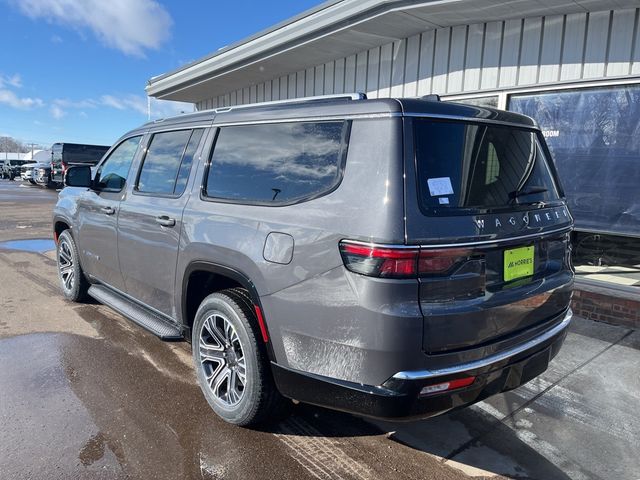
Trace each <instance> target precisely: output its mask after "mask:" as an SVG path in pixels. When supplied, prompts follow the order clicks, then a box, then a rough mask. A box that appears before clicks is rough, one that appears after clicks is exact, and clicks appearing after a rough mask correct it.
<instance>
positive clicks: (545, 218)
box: [473, 206, 572, 235]
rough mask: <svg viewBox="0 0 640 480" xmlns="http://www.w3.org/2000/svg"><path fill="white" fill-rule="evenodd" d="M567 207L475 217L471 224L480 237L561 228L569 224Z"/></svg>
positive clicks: (570, 219)
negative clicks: (553, 227) (552, 227)
mask: <svg viewBox="0 0 640 480" xmlns="http://www.w3.org/2000/svg"><path fill="white" fill-rule="evenodd" d="M571 221H572V218H571V214H570V213H569V210H568V209H567V207H565V206H562V207H553V208H541V209H536V210H530V211H526V212H517V213H516V212H512V213H506V214H496V215H476V216H474V217H473V222H474V223H475V225H476V227H477V228H478V233H479V234H480V235H483V234H484V235H486V234H491V233H517V232H523V231H526V230H528V229H537V228H544V227H549V226H554V225H557V226H561V225H563V224H567V223H571Z"/></svg>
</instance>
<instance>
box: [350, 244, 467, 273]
mask: <svg viewBox="0 0 640 480" xmlns="http://www.w3.org/2000/svg"><path fill="white" fill-rule="evenodd" d="M340 253H341V255H342V260H343V262H344V265H345V267H347V269H348V270H349V271H351V272H354V273H359V274H361V275H367V276H370V277H380V278H417V277H418V276H433V275H435V276H437V275H445V274H447V273H448V272H450V271H451V270H452V269H453V267H454V266H455V265H457V264H459V263H461V262H464V261H465V260H468V259H469V258H470V257H471V256H472V255H473V250H472V249H461V248H447V249H444V248H443V249H424V248H419V247H416V248H414V247H405V248H398V247H395V248H392V247H384V246H377V245H367V244H360V243H354V242H349V241H347V240H345V241H342V242H340Z"/></svg>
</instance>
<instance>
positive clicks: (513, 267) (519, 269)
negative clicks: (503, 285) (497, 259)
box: [503, 245, 535, 282]
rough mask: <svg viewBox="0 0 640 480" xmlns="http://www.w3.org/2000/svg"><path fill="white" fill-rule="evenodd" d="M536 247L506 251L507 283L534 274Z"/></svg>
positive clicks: (505, 279) (505, 274)
mask: <svg viewBox="0 0 640 480" xmlns="http://www.w3.org/2000/svg"><path fill="white" fill-rule="evenodd" d="M534 264H535V247H534V246H533V245H531V246H528V247H519V248H511V249H508V250H505V251H504V265H503V278H504V281H505V282H510V281H511V280H517V279H519V278H525V277H530V276H532V275H533V272H534Z"/></svg>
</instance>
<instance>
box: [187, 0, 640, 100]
mask: <svg viewBox="0 0 640 480" xmlns="http://www.w3.org/2000/svg"><path fill="white" fill-rule="evenodd" d="M639 17H640V9H627V10H612V11H602V12H591V13H573V14H568V15H549V16H545V17H531V18H524V19H522V18H521V19H518V18H516V19H513V20H505V21H494V22H488V23H479V24H474V25H459V26H454V27H447V28H438V29H435V30H427V31H425V32H423V33H421V34H418V35H414V36H412V37H409V38H403V39H398V40H395V41H393V42H389V43H386V44H383V45H380V46H379V47H375V48H371V49H368V50H365V51H362V52H360V53H358V54H355V55H350V56H348V57H344V58H338V59H335V60H333V61H329V62H327V63H324V64H322V65H317V66H310V67H308V68H307V69H305V70H300V71H298V72H283V73H287V74H286V75H283V76H280V77H276V78H273V79H271V80H269V81H267V82H263V83H260V84H258V85H238V87H240V88H239V89H238V90H236V91H233V92H228V93H227V94H225V95H220V96H217V97H214V98H207V99H203V100H201V101H200V102H198V103H197V108H198V109H200V110H202V109H205V108H216V107H221V106H227V105H237V104H243V103H245V104H246V103H250V102H256V101H258V102H261V101H269V100H284V99H288V98H296V97H304V96H311V95H322V94H332V93H347V92H354V91H361V92H365V93H367V95H368V96H369V97H371V98H379V97H389V96H393V97H400V96H417V95H427V94H430V93H438V94H440V95H463V94H481V93H482V92H484V91H495V90H497V89H510V88H518V87H526V86H532V85H543V86H544V85H545V84H553V83H555V82H559V81H581V80H597V79H607V78H612V77H616V78H617V77H625V76H631V75H636V76H637V75H639V74H640V28H639V27H640V25H639Z"/></svg>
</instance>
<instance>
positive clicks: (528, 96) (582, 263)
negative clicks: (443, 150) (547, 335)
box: [147, 0, 640, 323]
mask: <svg viewBox="0 0 640 480" xmlns="http://www.w3.org/2000/svg"><path fill="white" fill-rule="evenodd" d="M638 7H640V2H638V0H513V1H500V0H438V1H436V0H432V1H415V0H414V1H412V0H406V1H401V0H331V1H328V2H325V3H323V4H321V5H319V6H317V7H315V8H313V9H311V10H308V11H306V12H304V13H302V14H300V15H298V16H296V17H293V18H291V19H289V20H286V21H284V22H282V23H280V24H277V25H275V26H273V27H271V28H269V29H267V30H265V31H262V32H259V33H256V34H255V35H253V36H251V37H249V38H247V39H244V40H242V41H240V42H237V43H235V44H233V45H230V46H227V47H224V48H221V49H219V50H217V51H215V52H214V53H212V54H211V55H209V56H207V57H205V58H202V59H200V60H197V61H195V62H193V63H191V64H189V65H186V66H184V67H181V68H179V69H177V70H175V71H172V72H169V73H166V74H163V75H160V76H158V77H154V78H152V79H151V80H149V84H148V86H147V93H148V95H149V96H152V97H156V98H158V99H165V100H179V101H184V102H192V103H193V104H194V105H195V108H196V109H198V110H204V109H212V108H214V109H215V108H221V107H231V106H234V105H241V104H247V103H256V102H268V101H275V100H285V99H294V98H300V97H308V96H315V95H325V94H340V93H350V92H364V93H366V94H367V96H368V97H369V98H379V97H415V96H423V95H428V94H438V95H440V96H441V98H442V99H443V100H444V101H460V102H465V103H471V104H474V105H485V106H491V107H497V108H501V109H506V110H512V111H516V112H520V113H524V114H526V115H529V116H531V117H533V118H534V119H536V121H537V122H538V124H539V125H540V127H541V128H542V130H543V133H544V135H545V137H546V138H547V142H548V143H549V146H550V148H551V150H552V153H553V155H554V159H555V162H556V166H557V169H558V171H559V173H560V176H561V180H562V183H563V186H564V189H565V191H566V194H567V198H568V200H569V204H570V207H571V210H572V212H573V214H574V217H575V221H576V230H577V233H576V235H575V239H574V245H573V247H574V260H575V263H576V265H577V271H578V278H580V279H582V281H583V282H586V283H584V287H583V292H588V291H591V292H592V293H593V292H596V290H597V291H599V292H601V289H602V288H603V287H606V288H607V289H609V290H610V291H611V292H612V293H611V295H613V296H614V297H616V296H617V297H619V298H621V299H625V300H627V301H628V302H631V300H634V299H636V300H640V267H639V266H640V18H639V16H640V8H638ZM238 21H241V20H238ZM214 47H215V45H212V48H214ZM596 287H597V288H596ZM583 292H581V293H579V294H578V297H580V295H581V294H584V293H583ZM616 292H617V293H616ZM636 296H637V297H636ZM594 298H595V303H600V304H601V303H602V302H604V301H605V300H604V299H598V297H597V294H596V293H593V295H592V296H591V297H590V299H587V298H585V300H584V305H582V306H579V307H584V309H585V310H584V312H582V313H583V314H585V315H587V314H589V313H590V309H591V307H592V305H591V303H589V302H592V301H593V299H594ZM600 300H601V301H600ZM607 301H608V300H607ZM614 303H615V302H614ZM638 305H640V303H638V304H637V305H636V306H635V307H634V306H633V305H632V303H625V302H624V301H621V302H618V303H617V304H616V305H612V307H611V308H614V307H615V310H616V312H617V314H618V315H619V314H620V311H626V310H629V317H630V321H631V322H632V323H633V322H638V321H639V320H640V318H639V317H638V310H639V309H638V308H637V306H638ZM611 314H612V315H613V311H612V312H611ZM594 315H600V316H602V318H598V319H603V320H607V318H605V317H606V315H607V312H602V309H600V311H599V313H595V314H594ZM634 315H635V317H633V316H634ZM634 318H635V319H634Z"/></svg>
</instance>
